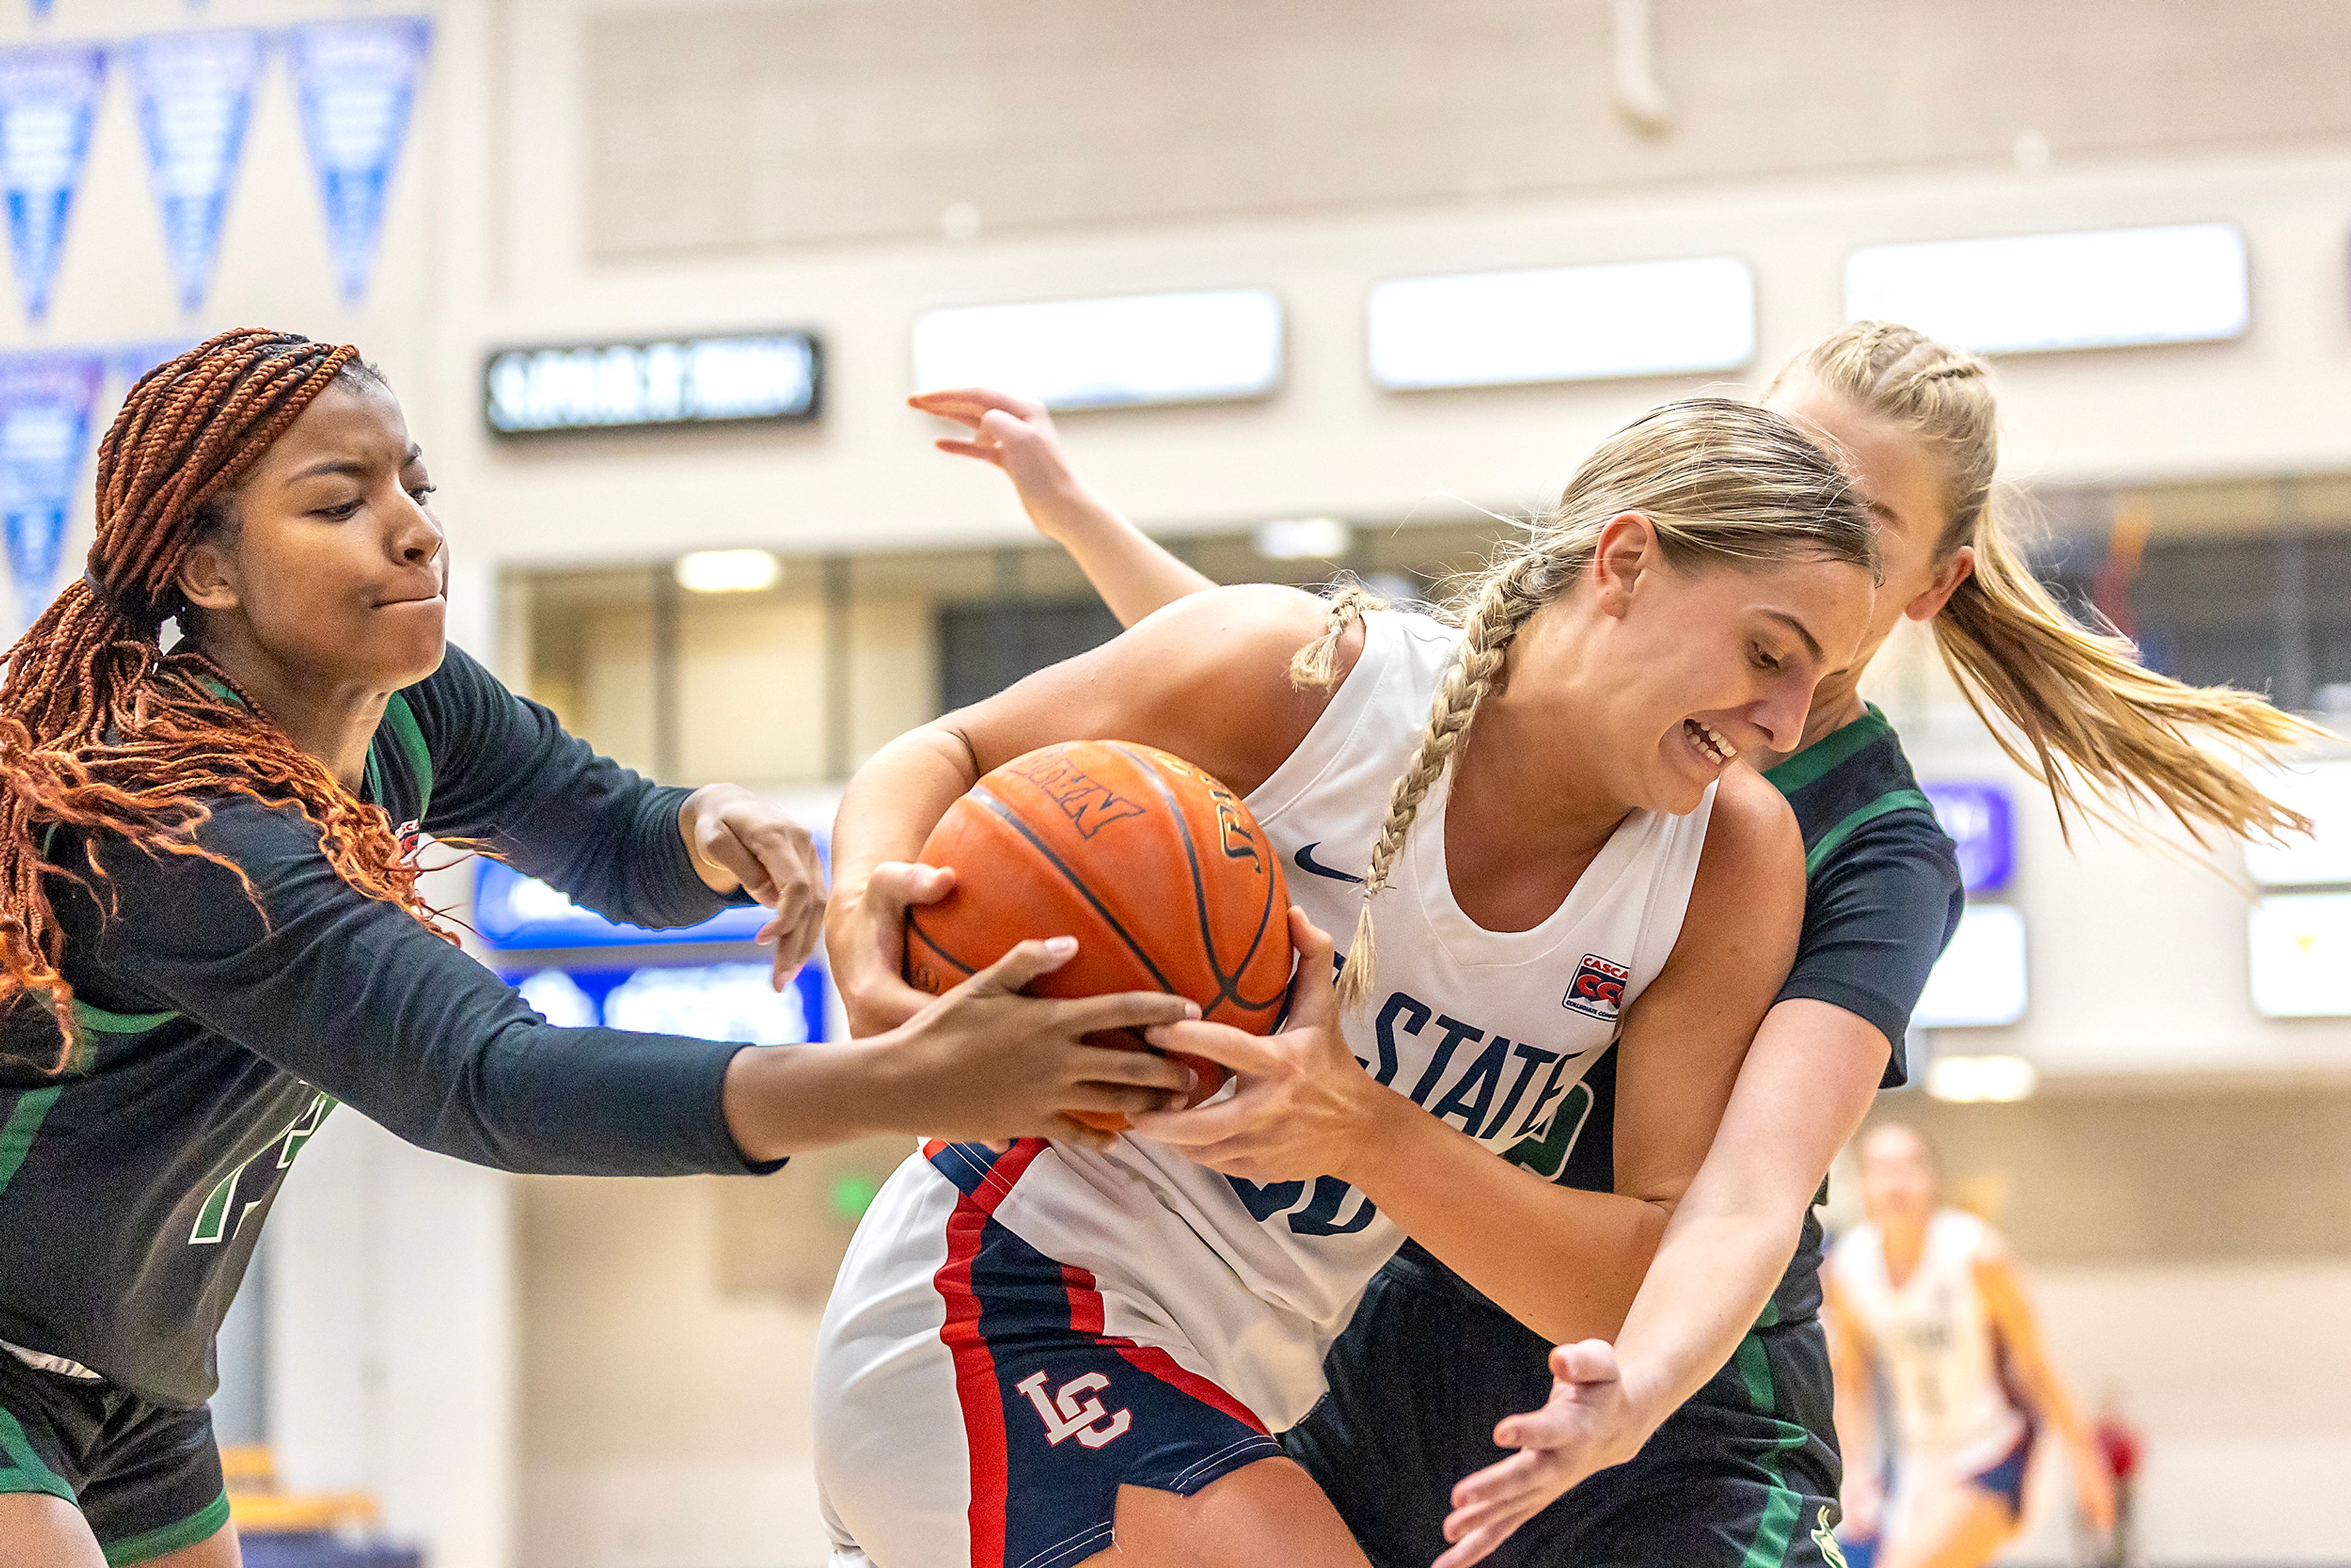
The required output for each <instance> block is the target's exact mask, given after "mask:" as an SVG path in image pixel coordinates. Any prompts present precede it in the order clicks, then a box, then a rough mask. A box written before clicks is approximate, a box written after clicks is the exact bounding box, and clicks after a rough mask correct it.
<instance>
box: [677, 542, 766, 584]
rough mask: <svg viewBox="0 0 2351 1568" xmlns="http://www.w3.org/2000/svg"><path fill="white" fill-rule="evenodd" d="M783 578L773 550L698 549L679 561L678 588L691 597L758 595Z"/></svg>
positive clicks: (683, 556)
mask: <svg viewBox="0 0 2351 1568" xmlns="http://www.w3.org/2000/svg"><path fill="white" fill-rule="evenodd" d="M783 577H784V563H783V562H782V561H780V560H778V559H776V552H775V551H773V550H764V549H698V550H695V551H694V552H692V553H691V554H689V555H682V556H680V557H678V558H677V585H678V586H679V587H680V588H683V589H684V590H686V591H688V592H690V593H757V592H758V591H760V590H762V589H767V588H773V587H775V586H776V584H777V583H778V582H781V581H782V580H783Z"/></svg>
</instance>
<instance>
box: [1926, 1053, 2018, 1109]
mask: <svg viewBox="0 0 2351 1568" xmlns="http://www.w3.org/2000/svg"><path fill="white" fill-rule="evenodd" d="M2040 1086H2041V1070H2040V1069H2039V1068H2037V1067H2035V1066H2033V1065H2032V1063H2031V1062H2029V1061H2025V1060H2024V1058H2022V1057H2021V1056H1938V1057H1937V1058H1935V1060H1934V1061H1931V1062H1929V1063H1928V1065H1927V1092H1928V1093H1929V1094H1932V1095H1933V1096H1934V1097H1935V1098H1936V1099H1938V1100H1950V1101H1955V1102H1958V1103H1962V1104H1977V1103H1985V1102H1991V1101H2012V1100H2029V1099H2031V1098H2032V1092H2033V1091H2034V1090H2035V1089H2037V1088H2039V1087H2040Z"/></svg>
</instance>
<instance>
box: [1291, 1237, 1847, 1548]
mask: <svg viewBox="0 0 2351 1568" xmlns="http://www.w3.org/2000/svg"><path fill="white" fill-rule="evenodd" d="M1549 1349H1550V1347H1549V1346H1548V1345H1546V1344H1544V1343H1542V1342H1541V1340H1540V1339H1539V1338H1538V1337H1537V1336H1535V1335H1534V1334H1532V1333H1529V1332H1528V1331H1527V1330H1526V1329H1524V1328H1522V1327H1520V1325H1519V1324H1518V1323H1517V1322H1515V1321H1513V1320H1511V1319H1510V1317H1508V1316H1507V1315H1505V1314H1503V1313H1502V1312H1500V1311H1499V1309H1497V1308H1494V1307H1492V1306H1491V1305H1489V1304H1488V1303H1487V1302H1485V1301H1482V1300H1475V1299H1472V1298H1470V1297H1469V1295H1468V1292H1467V1291H1464V1290H1462V1289H1460V1288H1458V1287H1456V1286H1454V1285H1452V1283H1451V1282H1450V1281H1441V1282H1439V1281H1423V1280H1422V1279H1421V1278H1420V1277H1418V1275H1417V1274H1416V1271H1413V1270H1390V1271H1388V1272H1385V1273H1383V1274H1381V1275H1380V1276H1379V1277H1378V1278H1377V1279H1375V1280H1374V1281H1373V1282H1372V1285H1371V1287H1370V1289H1369V1290H1368V1291H1366V1292H1365V1294H1364V1302H1363V1305H1362V1307H1361V1308H1359V1309H1358V1312H1357V1316H1356V1319H1355V1322H1353V1324H1352V1325H1351V1326H1350V1328H1349V1330H1348V1332H1347V1333H1346V1334H1345V1335H1344V1336H1343V1337H1342V1338H1341V1339H1340V1341H1339V1343H1337V1344H1336V1345H1334V1346H1333V1347H1332V1353H1331V1356H1330V1359H1329V1361H1328V1363H1327V1364H1326V1366H1325V1372H1326V1373H1327V1375H1329V1377H1330V1380H1331V1392H1330V1394H1329V1395H1328V1396H1326V1397H1325V1398H1324V1399H1323V1400H1322V1403H1321V1404H1319V1405H1317V1406H1315V1407H1314V1409H1313V1411H1312V1412H1311V1414H1310V1415H1309V1416H1307V1418H1306V1419H1305V1420H1304V1421H1303V1422H1302V1423H1301V1424H1300V1425H1299V1426H1298V1427H1295V1428H1293V1429H1292V1430H1290V1432H1288V1433H1285V1434H1284V1435H1283V1437H1282V1447H1283V1448H1284V1449H1285V1450H1287V1451H1288V1453H1289V1454H1290V1457H1291V1458H1295V1459H1297V1460H1298V1461H1299V1462H1300V1463H1301V1464H1303V1465H1304V1466H1305V1467H1306V1469H1307V1470H1308V1471H1309V1472H1310V1473H1311V1474H1312V1476H1313V1477H1314V1479H1315V1480H1316V1481H1317V1482H1319V1483H1320V1484H1321V1486H1322V1490H1324V1491H1325V1492H1326V1493H1328V1494H1329V1496H1330V1498H1331V1500H1332V1502H1333V1503H1334V1504H1336V1505H1337V1507H1338V1510H1339V1512H1340V1514H1341V1516H1342V1517H1343V1518H1344V1519H1345V1520H1346V1521H1347V1524H1348V1527H1349V1528H1350V1529H1351V1530H1353V1531H1354V1534H1355V1538H1356V1539H1357V1540H1358V1541H1360V1542H1362V1543H1363V1546H1364V1552H1365V1554H1366V1555H1368V1556H1369V1557H1370V1558H1371V1560H1372V1562H1373V1563H1374V1564H1375V1565H1376V1568H1428V1564H1429V1563H1431V1562H1433V1561H1435V1560H1436V1558H1437V1556H1438V1555H1439V1554H1440V1553H1442V1552H1444V1551H1445V1550H1446V1544H1447V1543H1446V1541H1445V1537H1444V1535H1443V1533H1442V1532H1441V1531H1442V1526H1443V1524H1444V1521H1445V1513H1446V1508H1447V1498H1448V1496H1449V1495H1450V1493H1451V1492H1452V1490H1453V1485H1454V1483H1455V1482H1456V1481H1458V1480H1459V1479H1461V1478H1462V1477H1463V1476H1466V1475H1468V1473H1469V1472H1470V1471H1472V1470H1475V1469H1479V1468H1481V1467H1483V1466H1486V1465H1489V1464H1491V1463H1493V1462H1494V1461H1495V1460H1497V1459H1499V1458H1502V1457H1503V1456H1504V1452H1505V1451H1504V1450H1503V1449H1500V1448H1496V1447H1495V1446H1494V1442H1493V1433H1494V1425H1495V1423H1496V1422H1498V1421H1499V1420H1500V1419H1501V1418H1502V1417H1503V1416H1509V1415H1512V1414H1515V1413H1518V1412H1520V1411H1525V1410H1532V1409H1534V1408H1536V1407H1537V1406H1540V1405H1541V1404H1542V1402H1543V1401H1544V1400H1545V1399H1546V1398H1548V1397H1549V1396H1550V1394H1551V1373H1550V1370H1549V1368H1548V1366H1547V1364H1546V1361H1545V1357H1546V1356H1547V1354H1548V1353H1549ZM1402 1368H1410V1369H1411V1372H1412V1375H1411V1376H1410V1377H1409V1378H1406V1377H1404V1376H1400V1375H1398V1373H1399V1369H1402ZM1447 1368H1449V1369H1450V1375H1445V1373H1444V1372H1443V1371H1442V1370H1441V1369H1447ZM1831 1400H1832V1388H1831V1385H1830V1382H1829V1364H1828V1344H1827V1341H1826V1339H1825V1338H1824V1336H1823V1334H1822V1332H1821V1326H1820V1323H1819V1322H1817V1321H1816V1320H1810V1319H1808V1320H1806V1321H1804V1322H1796V1323H1787V1324H1782V1325H1778V1326H1772V1327H1759V1328H1758V1329H1756V1330H1755V1331H1754V1332H1753V1333H1750V1334H1749V1335H1748V1336H1747V1338H1746V1340H1745V1341H1744V1342H1742V1343H1740V1347H1739V1352H1738V1354H1736V1355H1735V1356H1733V1357H1732V1358H1731V1363H1730V1364H1729V1366H1727V1367H1725V1368H1723V1370H1722V1371H1721V1372H1720V1373H1719V1374H1717V1375H1716V1376H1715V1377H1714V1379H1713V1380H1712V1381H1711V1382H1709V1383H1708V1385H1706V1387H1705V1388H1703V1389H1701V1390H1700V1391H1699V1393H1698V1396H1697V1397H1696V1398H1694V1399H1692V1400H1691V1401H1690V1402H1689V1403H1688V1404H1687V1405H1685V1406H1682V1407H1681V1408H1680V1409H1679V1410H1677V1411H1675V1412H1674V1414H1673V1415H1672V1416H1669V1417H1667V1420H1666V1422H1665V1424H1664V1425H1663V1426H1662V1427H1658V1428H1657V1431H1656V1435H1655V1436H1654V1437H1651V1438H1650V1439H1649V1442H1648V1445H1647V1446H1646V1448H1643V1449H1642V1450H1641V1452H1640V1453H1639V1454H1638V1455H1637V1456H1635V1458H1634V1459H1633V1460H1632V1461H1631V1462H1630V1463H1628V1464H1624V1465H1619V1466H1617V1467H1616V1468H1615V1469H1609V1470H1603V1471H1601V1472H1600V1473H1599V1474H1598V1475H1596V1476H1593V1478H1592V1479H1589V1480H1587V1481H1585V1482H1584V1483H1583V1485H1581V1486H1579V1487H1577V1488H1575V1489H1574V1490H1573V1491H1571V1492H1569V1493H1568V1494H1567V1495H1566V1496H1564V1497H1562V1498H1561V1499H1560V1500H1558V1501H1557V1502H1555V1503H1553V1504H1552V1506H1551V1507H1550V1508H1549V1509H1548V1510H1546V1511H1543V1512H1542V1513H1541V1514H1539V1515H1537V1516H1536V1517H1535V1518H1534V1519H1532V1520H1531V1521H1528V1522H1527V1523H1526V1524H1525V1525H1523V1526H1521V1527H1520V1530H1519V1531H1518V1533H1517V1534H1516V1535H1514V1536H1512V1537H1511V1539H1510V1541H1509V1542H1505V1543H1504V1545H1503V1546H1502V1548H1501V1549H1500V1550H1499V1552H1496V1553H1495V1554H1494V1555H1493V1556H1492V1557H1491V1558H1489V1560H1488V1561H1489V1562H1490V1563H1495V1564H1498V1565H1499V1568H1844V1558H1843V1557H1842V1555H1841V1554H1840V1553H1839V1552H1838V1551H1837V1548H1836V1542H1835V1540H1834V1537H1833V1536H1832V1535H1831V1534H1830V1531H1831V1529H1832V1528H1833V1527H1834V1524H1835V1523H1836V1521H1837V1519H1838V1517H1839V1513H1838V1507H1837V1486H1838V1482H1839V1479H1840V1478H1841V1473H1842V1472H1841V1469H1840V1467H1839V1464H1838V1460H1837V1452H1836V1443H1835V1438H1834V1427H1832V1426H1831V1424H1830V1413H1831V1408H1832V1406H1831Z"/></svg>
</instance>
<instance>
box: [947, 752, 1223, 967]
mask: <svg viewBox="0 0 2351 1568" xmlns="http://www.w3.org/2000/svg"><path fill="white" fill-rule="evenodd" d="M970 798H971V799H973V800H977V801H978V802H979V803H980V804H981V805H982V806H983V807H985V808H986V809H987V810H990V811H993V812H994V813H996V815H997V816H998V817H999V818H1001V819H1002V820H1003V821H1005V822H1006V823H1007V824H1008V825H1009V826H1010V827H1011V829H1012V831H1014V832H1017V833H1019V835H1020V836H1021V837H1022V838H1024V839H1026V840H1028V841H1029V845H1030V846H1031V847H1032V848H1034V849H1035V850H1036V852H1038V853H1039V854H1040V855H1041V856H1043V857H1044V861H1045V863H1046V864H1047V865H1050V866H1051V867H1052V868H1053V869H1054V870H1055V871H1057V872H1059V873H1061V880H1063V881H1064V882H1066V883H1069V884H1070V885H1071V887H1072V888H1074V889H1076V890H1077V894H1078V896H1079V897H1081V898H1082V899H1084V900H1085V901H1086V902H1087V903H1088V904H1091V905H1092V906H1093V912H1094V913H1095V914H1096V915H1101V916H1102V924H1104V925H1108V926H1109V927H1110V928H1111V932H1112V934H1113V936H1116V937H1117V938H1118V939H1119V940H1120V941H1122V942H1123V943H1125V944H1126V950H1127V951H1128V952H1130V953H1132V954H1134V956H1135V957H1136V958H1137V959H1138V960H1139V961H1140V962H1141V963H1142V965H1143V967H1144V968H1146V969H1148V970H1150V971H1151V977H1152V978H1153V979H1154V980H1156V981H1157V982H1159V988H1160V989H1161V990H1163V991H1165V992H1166V993H1167V994H1168V995H1169V996H1171V997H1173V996H1181V995H1183V993H1182V992H1181V991H1179V990H1177V989H1176V988H1175V984H1174V982H1172V981H1171V980H1169V979H1168V978H1167V977H1166V976H1165V975H1164V974H1161V973H1160V971H1159V966H1158V965H1156V964H1155V963H1153V962H1152V961H1151V955H1150V954H1149V953H1146V952H1144V949H1143V945H1142V944H1141V943H1139V942H1137V941H1136V940H1135V939H1134V937H1133V936H1130V935H1128V933H1127V929H1126V927H1125V926H1123V925H1120V924H1119V920H1118V916H1117V915H1113V914H1112V913H1111V912H1110V911H1109V909H1107V908H1106V907H1104V906H1103V904H1102V900H1101V899H1099V898H1097V897H1095V896H1094V890H1093V889H1092V888H1090V887H1088V886H1087V885H1086V884H1085V883H1084V882H1083V881H1082V880H1081V878H1080V877H1079V876H1078V874H1077V873H1075V872H1073V871H1071V869H1070V867H1069V864H1068V862H1064V861H1063V860H1062V859H1061V856H1060V855H1057V854H1055V853H1054V852H1053V850H1052V847H1051V846H1050V845H1049V844H1047V843H1046V842H1045V841H1044V840H1042V839H1040V838H1039V837H1038V836H1037V834H1036V832H1035V831H1033V830H1032V829H1030V827H1029V824H1028V823H1026V822H1024V821H1021V820H1020V818H1019V814H1018V813H1017V812H1015V811H1014V810H1012V808H1011V807H1009V806H1008V805H1006V804H1005V803H1004V802H1003V801H1001V800H998V799H997V798H996V797H995V796H993V795H991V794H989V793H988V792H987V790H985V789H974V790H973V791H972V792H971V797H970ZM1211 967H1213V964H1212V965H1211Z"/></svg>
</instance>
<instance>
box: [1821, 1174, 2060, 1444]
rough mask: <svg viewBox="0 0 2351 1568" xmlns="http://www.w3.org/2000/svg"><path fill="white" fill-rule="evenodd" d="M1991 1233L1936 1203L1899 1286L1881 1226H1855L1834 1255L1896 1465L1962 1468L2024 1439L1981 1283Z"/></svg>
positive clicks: (1834, 1272) (1841, 1294) (1845, 1307)
mask: <svg viewBox="0 0 2351 1568" xmlns="http://www.w3.org/2000/svg"><path fill="white" fill-rule="evenodd" d="M1991 1239H1992V1237H1991V1228H1989V1227H1988V1226H1986V1225H1985V1224H1984V1222H1983V1221H1982V1220H1980V1219H1978V1218H1976V1217H1975V1216H1974V1215H1972V1214H1967V1213H1964V1212H1962V1211H1960V1210H1959V1209H1956V1208H1942V1209H1938V1210H1936V1211H1935V1214H1934V1217H1933V1218H1931V1219H1929V1220H1928V1222H1927V1245H1926V1248H1925V1249H1924V1250H1923V1251H1922V1252H1921V1253H1920V1254H1919V1258H1918V1265H1917V1268H1916V1269H1914V1270H1911V1273H1910V1277H1909V1278H1908V1279H1907V1280H1905V1281H1902V1283H1901V1284H1900V1285H1898V1286H1897V1285H1896V1284H1895V1283H1894V1281H1893V1279H1892V1277H1891V1275H1890V1274H1889V1273H1888V1272H1887V1270H1886V1245H1885V1239H1884V1238H1883V1237H1882V1236H1881V1235H1880V1234H1879V1233H1878V1229H1877V1227H1876V1226H1875V1225H1862V1226H1859V1227H1857V1228H1855V1229H1854V1230H1853V1231H1851V1232H1850V1233H1848V1234H1847V1235H1846V1236H1845V1237H1844V1239H1841V1240H1840V1241H1838V1243H1837V1244H1836V1246H1835V1247H1834V1249H1832V1250H1831V1251H1830V1254H1829V1262H1828V1266H1829V1271H1830V1274H1831V1277H1832V1278H1833V1279H1834V1281H1836V1286H1837V1301H1838V1305H1839V1308H1840V1310H1842V1311H1844V1312H1847V1313H1850V1314H1851V1315H1852V1316H1853V1318H1854V1319H1855V1327H1856V1328H1857V1329H1859V1330H1860V1332H1861V1336H1862V1338H1863V1339H1864V1340H1865V1342H1866V1343H1868V1345H1869V1347H1870V1349H1871V1350H1872V1352H1873V1353H1874V1354H1875V1355H1876V1364H1877V1367H1878V1370H1879V1374H1880V1375H1881V1376H1882V1377H1883V1378H1884V1380H1885V1384H1886V1393H1887V1397H1888V1399H1889V1401H1890V1403H1891V1405H1892V1407H1893V1425H1894V1430H1893V1432H1892V1434H1891V1437H1892V1441H1891V1442H1890V1443H1889V1445H1888V1447H1889V1448H1891V1449H1892V1450H1893V1453H1894V1455H1895V1458H1896V1467H1897V1469H1898V1468H1902V1466H1903V1464H1904V1462H1905V1461H1907V1460H1914V1459H1928V1460H1940V1461H1944V1462H1945V1463H1946V1464H1947V1466H1948V1467H1949V1468H1951V1469H1954V1470H1955V1471H1957V1472H1959V1473H1964V1472H1967V1471H1970V1470H1973V1469H1980V1468H1982V1467H1984V1466H1988V1465H1991V1464H1995V1463H1997V1462H1998V1461H1999V1460H2000V1458H2001V1456H2002V1455H2004V1454H2006V1453H2007V1452H2008V1451H2009V1450H2010V1449H2011V1448H2014V1447H2015V1445H2016V1443H2017V1441H2018V1439H2019V1438H2021V1437H2022V1436H2023V1435H2024V1432H2025V1427H2026V1418H2025V1416H2024V1414H2023V1412H2022V1410H2020V1409H2019V1408H2018V1407H2017V1402H2016V1399H2015V1398H2014V1396H2012V1395H2011V1392H2010V1389H2009V1385H2008V1380H2007V1377H2006V1375H2004V1373H2003V1370H2002V1366H2001V1347H2000V1339H1999V1335H1998V1334H1997V1333H1995V1332H1994V1331H1993V1328H1992V1322H1991V1316H1990V1314H1989V1313H1988V1312H1986V1311H1985V1308H1984V1303H1983V1296H1982V1293H1981V1291H1979V1290H1978V1289H1977V1286H1976V1274H1975V1269H1976V1260H1978V1259H1979V1258H1981V1257H1982V1256H1984V1255H1985V1252H1986V1249H1988V1248H1989V1247H1990V1245H1991Z"/></svg>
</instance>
